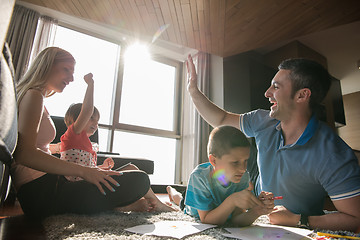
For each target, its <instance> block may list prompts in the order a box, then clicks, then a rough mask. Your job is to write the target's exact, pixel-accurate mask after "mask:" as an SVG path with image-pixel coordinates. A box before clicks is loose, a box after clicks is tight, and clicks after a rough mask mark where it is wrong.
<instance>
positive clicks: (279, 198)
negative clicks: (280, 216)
mask: <svg viewBox="0 0 360 240" xmlns="http://www.w3.org/2000/svg"><path fill="white" fill-rule="evenodd" d="M281 199H283V196H276V197H273V198H261V199H260V200H281Z"/></svg>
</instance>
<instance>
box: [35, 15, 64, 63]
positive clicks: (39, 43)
mask: <svg viewBox="0 0 360 240" xmlns="http://www.w3.org/2000/svg"><path fill="white" fill-rule="evenodd" d="M57 25H58V22H57V20H56V19H53V18H50V17H48V16H41V17H40V19H39V21H38V25H37V29H36V34H35V40H34V43H33V47H32V51H31V57H30V62H31V61H32V60H33V59H34V58H35V57H36V56H37V55H38V53H39V52H41V51H42V50H43V49H45V48H46V47H48V46H51V45H53V43H54V38H55V34H56V29H57Z"/></svg>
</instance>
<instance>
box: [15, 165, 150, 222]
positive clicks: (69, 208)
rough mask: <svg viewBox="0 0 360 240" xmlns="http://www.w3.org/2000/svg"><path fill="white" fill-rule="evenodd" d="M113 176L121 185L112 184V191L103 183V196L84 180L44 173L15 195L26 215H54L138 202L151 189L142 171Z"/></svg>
mask: <svg viewBox="0 0 360 240" xmlns="http://www.w3.org/2000/svg"><path fill="white" fill-rule="evenodd" d="M112 177H113V178H114V179H115V180H116V181H117V182H118V183H119V184H120V186H119V187H117V186H113V188H114V189H115V192H112V191H110V190H109V189H108V188H106V187H105V186H104V185H103V188H104V190H105V192H106V195H103V194H102V193H101V192H100V191H99V189H98V188H97V187H96V186H95V185H94V184H91V183H89V182H87V181H76V182H70V181H68V180H67V179H66V178H65V177H64V176H60V175H53V174H45V175H44V176H42V177H40V178H38V179H35V180H33V181H31V182H29V183H26V184H24V185H23V186H21V187H20V189H19V190H18V193H17V197H18V200H19V202H20V205H21V207H22V209H23V211H24V213H25V214H26V215H28V216H30V217H33V218H44V217H47V216H50V215H55V214H64V213H76V214H94V213H100V212H104V211H108V210H112V209H114V208H116V207H121V206H126V205H129V204H131V203H133V202H135V201H137V200H138V199H140V198H141V197H143V196H144V195H145V194H146V193H147V192H148V191H149V189H150V180H149V177H148V175H147V174H146V173H145V172H142V171H128V172H124V174H123V175H121V176H112ZM110 185H112V184H110Z"/></svg>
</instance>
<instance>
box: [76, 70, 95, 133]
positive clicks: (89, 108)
mask: <svg viewBox="0 0 360 240" xmlns="http://www.w3.org/2000/svg"><path fill="white" fill-rule="evenodd" d="M84 80H85V82H86V84H87V89H86V92H85V96H84V101H83V104H82V107H81V112H80V114H79V116H78V118H77V119H76V121H75V123H74V130H75V132H76V133H77V134H79V133H81V132H82V131H83V129H84V128H85V126H86V124H87V123H88V121H89V120H90V118H91V116H92V114H93V111H94V80H93V75H92V73H88V74H86V75H85V76H84Z"/></svg>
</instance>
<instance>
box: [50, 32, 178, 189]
mask: <svg viewBox="0 0 360 240" xmlns="http://www.w3.org/2000/svg"><path fill="white" fill-rule="evenodd" d="M54 45H55V46H57V47H61V48H63V49H65V50H67V51H69V52H70V53H71V54H72V55H73V56H74V58H75V60H76V65H75V73H74V82H72V83H70V85H69V86H67V87H66V88H65V90H64V91H63V93H61V94H55V95H53V96H51V97H49V98H47V99H46V100H45V104H46V106H47V108H48V110H49V112H50V114H51V115H55V116H62V117H63V116H64V115H65V112H66V110H67V109H68V107H69V106H70V105H71V104H73V103H82V101H83V99H84V94H85V90H86V87H87V86H86V83H85V82H84V80H83V76H84V75H85V74H87V73H89V72H92V73H93V75H94V82H95V94H94V105H95V106H96V107H97V108H98V109H99V111H100V121H99V123H100V125H101V127H99V147H100V151H105V152H107V151H109V149H112V151H113V152H116V153H120V156H121V157H133V158H146V159H150V160H152V161H154V174H152V175H149V177H150V180H151V183H152V184H173V183H174V180H175V160H176V159H177V157H176V154H177V152H178V151H177V142H178V141H177V138H178V136H177V135H176V129H177V125H175V123H176V124H178V123H177V121H175V119H176V118H175V117H176V114H177V111H178V110H177V109H179V106H178V105H177V104H176V102H177V101H176V98H177V96H176V88H177V87H178V86H177V81H176V72H177V71H178V69H177V66H178V65H176V64H177V63H176V64H174V63H173V62H172V61H170V60H162V62H160V60H159V61H155V60H152V59H151V56H150V54H149V51H148V49H147V47H146V46H145V45H141V44H139V43H135V44H134V45H131V46H129V47H128V48H127V49H126V51H125V53H124V66H123V67H122V68H119V66H118V64H119V59H120V50H121V48H120V45H119V44H115V43H111V42H109V41H105V40H102V39H99V38H95V37H92V36H89V35H86V34H83V33H80V32H77V31H73V30H71V29H68V28H64V27H61V26H59V27H58V29H57V32H56V36H55V42H54ZM121 69H123V72H122V73H121V72H119V71H121ZM119 76H122V79H121V78H120V79H118V78H119ZM119 84H120V85H119ZM117 86H121V90H120V91H116V90H115V89H116V87H117ZM115 99H119V100H120V108H119V109H116V108H115V107H114V106H116V104H115ZM117 112H118V116H119V119H117V118H116V117H115V120H114V121H113V119H112V118H113V116H117V114H116V113H117ZM117 120H118V121H117ZM117 122H118V123H117ZM119 123H120V125H119ZM121 124H126V125H127V126H137V127H138V128H136V127H135V130H133V132H128V131H126V129H125V130H124V129H122V126H121ZM139 127H140V128H139ZM144 127H145V128H147V129H152V133H151V134H148V133H147V134H144V133H143V132H142V131H143V130H142V128H144ZM161 131H163V132H164V131H167V132H168V136H167V137H164V136H163V135H162V134H160V133H159V132H161Z"/></svg>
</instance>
